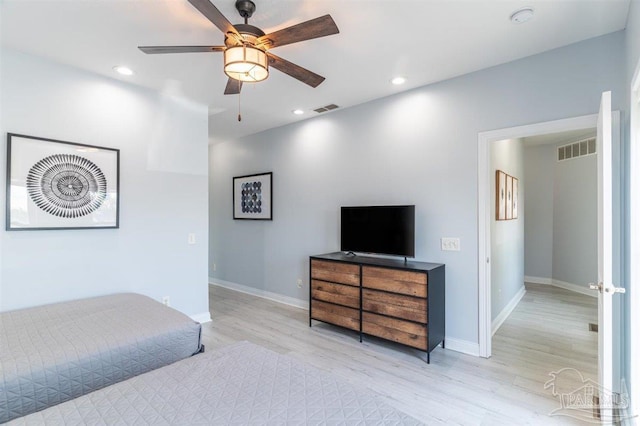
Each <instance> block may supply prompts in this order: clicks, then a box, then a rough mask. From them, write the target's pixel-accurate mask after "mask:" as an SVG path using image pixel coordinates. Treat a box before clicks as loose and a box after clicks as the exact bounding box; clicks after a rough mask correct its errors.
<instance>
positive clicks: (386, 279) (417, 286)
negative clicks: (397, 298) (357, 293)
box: [362, 266, 427, 297]
mask: <svg viewBox="0 0 640 426" xmlns="http://www.w3.org/2000/svg"><path fill="white" fill-rule="evenodd" d="M362 286H363V287H368V288H373V289H378V290H385V291H389V292H393V293H401V294H407V295H409V296H417V297H427V274H425V273H422V272H410V271H403V270H398V269H387V268H375V267H371V266H363V267H362Z"/></svg>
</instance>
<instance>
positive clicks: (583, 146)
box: [558, 138, 596, 161]
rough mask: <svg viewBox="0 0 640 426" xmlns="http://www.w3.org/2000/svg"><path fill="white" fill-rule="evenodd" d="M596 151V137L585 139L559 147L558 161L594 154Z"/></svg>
mask: <svg viewBox="0 0 640 426" xmlns="http://www.w3.org/2000/svg"><path fill="white" fill-rule="evenodd" d="M595 153H596V138H589V139H583V140H581V141H577V142H573V143H570V144H568V145H563V146H560V147H558V161H565V160H570V159H572V158H577V157H582V156H585V155H593V154H595Z"/></svg>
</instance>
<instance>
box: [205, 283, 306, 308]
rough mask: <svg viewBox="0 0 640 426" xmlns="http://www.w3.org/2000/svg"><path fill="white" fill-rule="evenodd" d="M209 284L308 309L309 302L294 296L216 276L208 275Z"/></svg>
mask: <svg viewBox="0 0 640 426" xmlns="http://www.w3.org/2000/svg"><path fill="white" fill-rule="evenodd" d="M209 284H210V285H215V286H218V287H223V288H228V289H229V290H235V291H239V292H240V293H246V294H250V295H252V296H257V297H261V298H263V299H267V300H271V301H273V302H278V303H282V304H284V305H289V306H293V307H295V308H300V309H306V310H309V302H307V301H304V300H300V299H296V298H294V297H289V296H284V295H282V294H278V293H273V292H271V291H267V290H260V289H257V288H254V287H249V286H247V285H244V284H238V283H234V282H231V281H225V280H221V279H218V278H213V277H209Z"/></svg>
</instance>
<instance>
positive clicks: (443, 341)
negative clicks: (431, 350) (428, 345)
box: [442, 339, 444, 349]
mask: <svg viewBox="0 0 640 426" xmlns="http://www.w3.org/2000/svg"><path fill="white" fill-rule="evenodd" d="M442 349H444V339H442Z"/></svg>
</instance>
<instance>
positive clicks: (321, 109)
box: [314, 104, 340, 114]
mask: <svg viewBox="0 0 640 426" xmlns="http://www.w3.org/2000/svg"><path fill="white" fill-rule="evenodd" d="M336 108H340V107H339V106H338V105H336V104H329V105H325V106H323V107H320V108H316V109H314V111H315V112H317V113H318V114H320V113H322V112H327V111H331V110H332V109H336Z"/></svg>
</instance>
